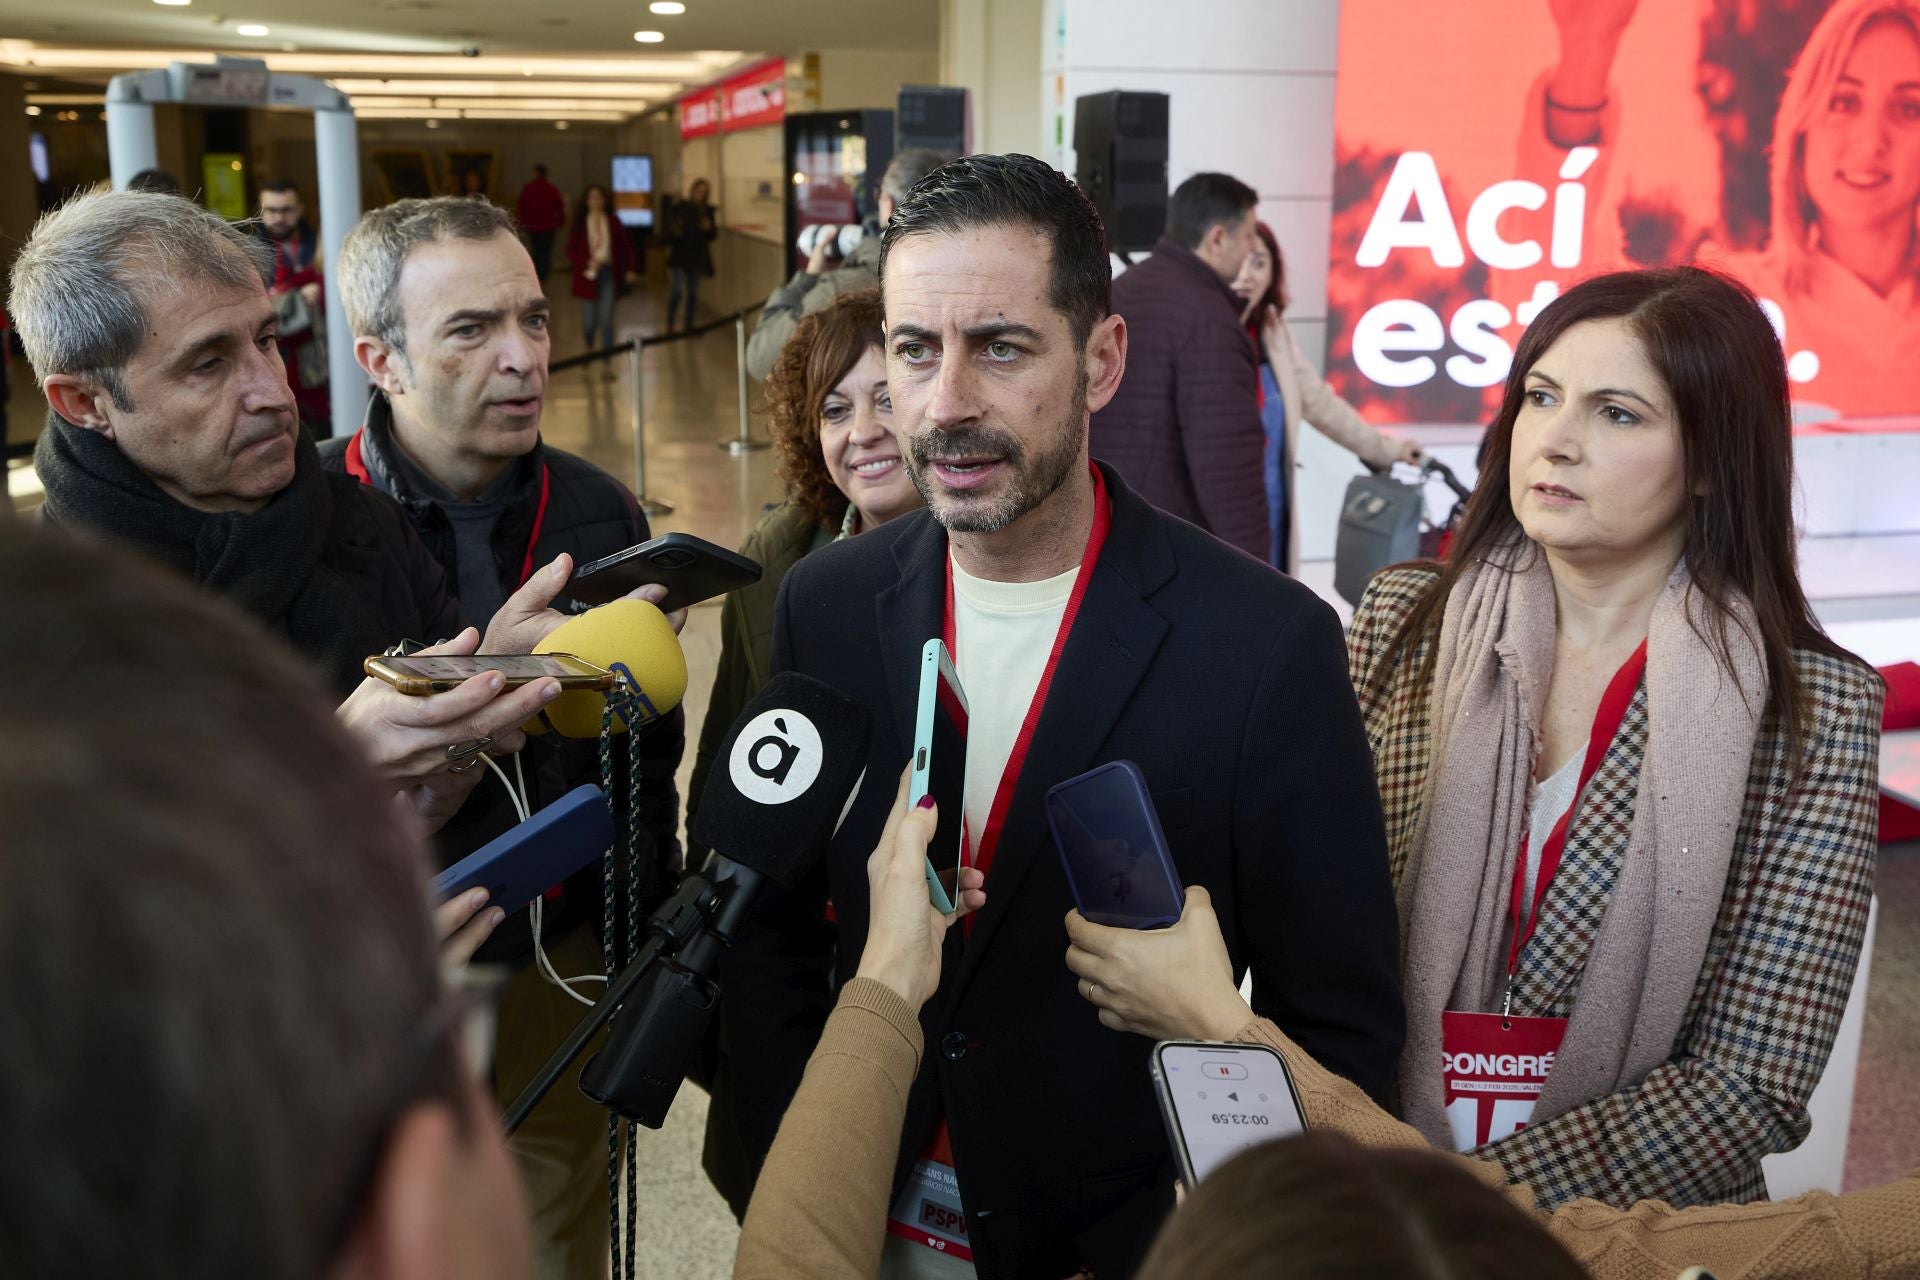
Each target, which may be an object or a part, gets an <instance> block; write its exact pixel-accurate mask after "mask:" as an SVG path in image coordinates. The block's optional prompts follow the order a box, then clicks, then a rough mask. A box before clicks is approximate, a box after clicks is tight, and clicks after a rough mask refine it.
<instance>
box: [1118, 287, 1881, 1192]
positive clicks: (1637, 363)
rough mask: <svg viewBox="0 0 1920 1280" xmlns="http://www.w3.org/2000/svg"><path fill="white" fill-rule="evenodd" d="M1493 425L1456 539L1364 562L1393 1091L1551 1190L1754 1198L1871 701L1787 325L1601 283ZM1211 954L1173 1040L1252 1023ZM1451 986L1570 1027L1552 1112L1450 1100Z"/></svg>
mask: <svg viewBox="0 0 1920 1280" xmlns="http://www.w3.org/2000/svg"><path fill="white" fill-rule="evenodd" d="M1488 439H1489V441H1490V442H1491V443H1490V444H1489V446H1488V451H1487V459H1486V465H1485V468H1484V469H1483V470H1482V472H1481V475H1482V482H1481V483H1480V485H1479V486H1478V487H1477V488H1476V489H1475V491H1474V494H1473V497H1472V499H1471V500H1470V502H1469V504H1468V507H1467V512H1466V516H1465V519H1464V521H1463V523H1462V524H1461V526H1460V528H1459V531H1458V532H1457V534H1456V540H1455V543H1454V549H1453V553H1452V555H1451V556H1450V557H1449V558H1448V560H1447V561H1446V562H1445V563H1444V564H1442V565H1433V564H1420V565H1411V566H1404V567H1401V568H1397V569H1389V570H1386V571H1384V572H1382V573H1381V574H1379V575H1378V576H1376V577H1375V578H1374V580H1373V582H1372V584H1371V585H1370V586H1369V587H1368V589H1367V593H1366V595H1365V597H1364V598H1363V599H1362V600H1361V602H1360V606H1359V609H1358V610H1357V611H1356V613H1355V615H1354V621H1353V627H1352V630H1351V632H1350V633H1349V637H1348V649H1349V659H1350V667H1351V673H1352V678H1353V682H1354V686H1355V688H1356V690H1357V691H1358V692H1359V695H1360V705H1361V709H1362V711H1363V712H1364V713H1365V716H1366V720H1367V731H1368V737H1369V739H1370V740H1371V741H1372V743H1373V744H1374V757H1375V770H1376V774H1377V776H1378V780H1379V786H1380V794H1381V799H1382V802H1383V804H1384V806H1385V809H1386V814H1387V832H1388V839H1389V841H1390V846H1391V850H1392V860H1393V873H1394V878H1395V881H1396V883H1397V885H1398V888H1399V898H1400V902H1401V920H1402V927H1403V930H1404V933H1405V948H1406V961H1405V963H1406V968H1405V974H1404V980H1405V984H1406V991H1407V1013H1408V1026H1409V1034H1408V1040H1407V1052H1406V1057H1405V1060H1404V1061H1403V1063H1402V1066H1401V1077H1400V1084H1401V1099H1402V1105H1403V1108H1404V1115H1405V1117H1406V1119H1407V1120H1408V1121H1409V1122H1410V1123H1411V1124H1413V1126H1414V1127H1415V1128H1417V1129H1419V1130H1420V1132H1421V1133H1422V1134H1424V1135H1425V1136H1426V1137H1427V1138H1428V1140H1429V1141H1431V1142H1433V1143H1434V1144H1435V1145H1452V1146H1454V1147H1455V1148H1456V1149H1459V1150H1468V1149H1473V1150H1475V1152H1476V1154H1478V1155H1481V1156H1483V1157H1484V1158H1485V1159H1487V1160H1490V1161H1495V1162H1497V1163H1498V1164H1499V1165H1500V1166H1501V1167H1502V1168H1504V1169H1505V1170H1506V1172H1507V1176H1508V1177H1509V1178H1511V1179H1512V1180H1513V1181H1515V1182H1523V1183H1526V1184H1527V1185H1529V1186H1530V1187H1532V1188H1533V1190H1534V1192H1535V1193H1536V1194H1537V1195H1538V1196H1539V1197H1540V1199H1541V1202H1542V1203H1543V1204H1548V1205H1555V1204H1561V1203H1564V1202H1566V1201H1569V1200H1573V1199H1575V1198H1577V1197H1582V1196H1585V1197H1591V1198H1593V1199H1597V1200H1601V1201H1603V1202H1605V1203H1607V1204H1611V1205H1615V1206H1617V1207H1620V1208H1626V1207H1629V1206H1631V1205H1632V1204H1633V1203H1634V1202H1635V1201H1638V1200H1665V1201H1668V1202H1670V1203H1672V1204H1674V1205H1691V1204H1706V1203H1714V1202H1739V1201H1746V1200H1757V1199H1761V1198H1763V1197H1764V1196H1765V1194H1766V1184H1765V1181H1764V1180H1763V1177H1762V1172H1761V1163H1760V1162H1761V1160H1762V1158H1763V1157H1765V1156H1767V1155H1770V1154H1772V1153H1773V1152H1776V1151H1787V1150H1791V1149H1792V1148H1793V1147H1795V1146H1797V1145H1799V1143H1800V1142H1801V1140H1802V1139H1804V1138H1805V1136H1806V1134H1807V1125H1808V1120H1807V1110H1806V1108H1807V1099H1808V1096H1809V1095H1810V1094H1811V1093H1812V1092H1813V1088H1814V1086H1815V1085H1816V1084H1817V1083H1818V1082H1819V1080H1820V1075H1821V1072H1822V1070H1823V1069H1824V1068H1825V1066H1826V1061H1827V1053H1828V1051H1829V1049H1830V1048H1831V1047H1832V1044H1833V1037H1834V1034H1835V1031H1836V1029H1837V1028H1838V1026H1839V1024H1840V1017H1841V1014H1842V1012H1843V1010H1844V1009H1845V1006H1846V1001H1847V996H1848V992H1849V991H1850V989H1851V986H1852V982H1853V975H1854V968H1855V965H1856V963H1857V961H1858V958H1859V953H1860V944H1861V936H1862V934H1863V933H1864V931H1865V929H1866V922H1867V911H1868V906H1869V903H1870V899H1871V894H1872V889H1873V872H1874V858H1875V851H1876V846H1875V831H1876V796H1877V788H1876V786H1875V779H1876V777H1877V773H1878V754H1879V737H1880V730H1879V726H1880V703H1881V695H1882V687H1881V683H1880V680H1879V678H1878V677H1877V676H1876V675H1875V673H1874V672H1873V671H1872V670H1871V669H1870V668H1868V667H1866V666H1865V665H1864V664H1863V663H1861V662H1860V661H1859V660H1858V659H1856V658H1854V657H1853V656H1852V655H1850V654H1847V653H1846V652H1844V651H1843V650H1841V649H1840V648H1839V647H1838V646H1836V645H1835V644H1834V643H1833V641H1832V640H1830V639H1828V638H1827V636H1826V635H1825V634H1824V633H1823V632H1822V631H1821V629H1820V626H1819V623H1818V622H1817V621H1816V620H1815V618H1814V616H1813V614H1812V611H1811V610H1810V609H1809V608H1808V606H1807V601H1806V597H1805V595H1804V593H1803V592H1802V590H1801V586H1800V582H1799V578H1798V575H1797V571H1796V567H1795V558H1794V529H1793V519H1792V492H1793V483H1792V438H1791V431H1790V426H1789V422H1788V410H1787V375H1786V367H1785V360H1784V356H1783V355H1782V352H1781V347H1780V342H1779V339H1778V338H1777V337H1776V336H1775V334H1774V331H1773V326H1772V324H1771V323H1770V322H1769V321H1768V319H1767V316H1766V313H1765V312H1764V311H1762V310H1761V308H1760V307H1759V306H1758V305H1757V304H1756V302H1755V301H1754V298H1753V295H1752V294H1750V293H1748V292H1747V291H1746V290H1745V289H1744V288H1742V287H1741V286H1739V285H1738V284H1735V283H1734V282H1733V281H1731V280H1729V279H1727V278H1725V277H1722V276H1717V275H1714V274H1712V273H1710V272H1707V271H1703V270H1700V269H1697V268H1691V267H1686V268H1678V269H1674V270H1662V271H1639V272H1622V273H1617V274H1613V275H1606V276H1599V277H1596V278H1594V279H1592V280H1588V281H1585V282H1583V283H1581V284H1580V285H1578V286H1576V287H1575V288H1573V289H1571V290H1569V291H1568V292H1567V293H1565V294H1563V295H1561V297H1559V298H1558V299H1556V300H1555V301H1554V302H1553V303H1552V304H1551V305H1550V306H1548V307H1547V308H1546V309H1545V310H1543V311H1542V312H1541V314H1540V316H1539V317H1538V318H1537V319H1536V320H1535V321H1534V322H1533V324H1531V325H1530V326H1528V328H1527V332H1526V336H1525V337H1524V339H1523V340H1522V342H1521V345H1520V347H1519V350H1518V351H1517V352H1516V354H1515V357H1514V363H1513V370H1512V372H1511V373H1510V375H1509V377H1508V381H1507V388H1506V395H1505V398H1504V400H1503V402H1502V405H1501V409H1500V413H1499V416H1498V417H1497V418H1496V419H1495V420H1494V423H1493V426H1492V427H1491V428H1490V429H1489V433H1488ZM1782 939H1791V940H1792V941H1791V945H1790V950H1791V954H1792V963H1791V964H1784V963H1782V959H1781V949H1782V946H1783V943H1782ZM1142 958H1143V959H1144V957H1142ZM1134 971H1135V972H1138V971H1139V969H1138V966H1135V967H1134ZM1218 977H1219V975H1218V973H1217V972H1216V973H1213V974H1211V975H1209V978H1208V981H1207V982H1206V983H1205V984H1203V985H1194V986H1190V987H1187V988H1186V989H1184V990H1183V991H1181V993H1180V995H1179V997H1178V999H1179V1001H1180V1003H1182V1004H1183V1006H1184V1007H1185V1008H1187V1009H1188V1010H1190V1011H1191V1012H1190V1015H1189V1016H1190V1018H1191V1021H1189V1022H1187V1023H1186V1024H1185V1025H1184V1030H1183V1031H1182V1032H1181V1033H1180V1034H1183V1035H1192V1036H1194V1037H1197V1038H1211V1037H1217V1036H1221V1035H1230V1034H1232V1033H1233V1028H1230V1027H1228V1026H1227V1025H1226V1023H1227V1021H1229V1020H1230V1019H1229V1018H1228V1017H1227V1016H1226V1013H1225V1012H1224V1010H1226V1008H1227V1001H1226V999H1225V994H1226V993H1224V992H1222V991H1221V990H1220V985H1219V981H1218ZM1096 981H1097V982H1098V983H1099V986H1100V993H1099V996H1098V999H1100V1000H1103V1001H1105V1000H1126V999H1129V998H1135V997H1134V996H1133V994H1132V993H1129V992H1127V991H1125V990H1116V988H1124V987H1125V986H1127V985H1128V984H1126V983H1124V982H1120V981H1118V980H1116V979H1115V978H1114V976H1113V975H1111V974H1108V975H1102V976H1098V977H1097V978H1096ZM1216 1010H1217V1011H1222V1012H1217V1013H1216V1012H1210V1011H1216ZM1456 1011H1458V1012H1456ZM1461 1013H1491V1014H1496V1015H1500V1016H1496V1017H1494V1018H1492V1019H1489V1020H1486V1021H1488V1022H1491V1024H1493V1025H1494V1026H1502V1025H1503V1019H1505V1018H1507V1017H1508V1016H1510V1017H1511V1018H1512V1019H1518V1020H1521V1021H1523V1022H1525V1024H1526V1025H1525V1026H1523V1027H1522V1028H1521V1031H1522V1032H1525V1033H1527V1034H1529V1035H1532V1034H1538V1035H1539V1036H1540V1037H1541V1038H1540V1039H1539V1040H1538V1041H1537V1042H1535V1043H1537V1045H1538V1046H1539V1049H1540V1050H1541V1051H1544V1050H1545V1049H1546V1048H1552V1049H1554V1051H1555V1052H1554V1057H1553V1060H1552V1064H1551V1070H1550V1072H1548V1073H1547V1074H1546V1075H1545V1077H1544V1087H1543V1089H1542V1091H1541V1092H1540V1093H1539V1095H1538V1100H1537V1103H1535V1105H1533V1107H1532V1108H1531V1114H1527V1113H1526V1112H1524V1111H1521V1112H1519V1113H1518V1114H1513V1115H1510V1116H1508V1117H1507V1119H1506V1123H1505V1124H1504V1126H1501V1125H1500V1124H1499V1123H1498V1122H1499V1121H1500V1119H1501V1117H1500V1116H1499V1115H1494V1116H1493V1117H1492V1120H1493V1121H1494V1123H1493V1124H1492V1125H1490V1124H1489V1121H1488V1117H1487V1116H1486V1115H1484V1114H1482V1113H1481V1111H1480V1110H1478V1109H1476V1108H1475V1106H1474V1104H1473V1102H1472V1100H1471V1099H1470V1098H1468V1099H1463V1101H1465V1102H1466V1103H1467V1105H1466V1107H1465V1108H1464V1109H1463V1108H1461V1107H1460V1106H1459V1104H1458V1103H1456V1104H1455V1105H1454V1106H1452V1107H1449V1106H1448V1105H1446V1102H1447V1099H1446V1097H1445V1095H1444V1094H1443V1088H1444V1087H1445V1085H1444V1084H1443V1079H1442V1072H1441V1070H1440V1064H1441V1060H1442V1051H1443V1050H1444V1052H1445V1053H1446V1054H1448V1055H1449V1056H1450V1058H1451V1056H1454V1055H1460V1054H1466V1053H1471V1052H1477V1051H1479V1048H1480V1046H1478V1045H1477V1044H1476V1043H1475V1042H1474V1041H1472V1040H1470V1039H1467V1038H1464V1037H1467V1036H1470V1035H1471V1034H1472V1029H1473V1025H1472V1022H1471V1020H1469V1019H1463V1018H1462V1017H1461V1016H1460V1014H1461ZM1146 1020H1147V1021H1151V1022H1153V1025H1155V1026H1157V1027H1162V1028H1163V1029H1164V1028H1165V1027H1166V1026H1167V1025H1170V1022H1171V1021H1173V1020H1163V1019H1146ZM1483 1025H1484V1024H1483ZM1495 1047H1496V1048H1497V1045H1496V1046H1495ZM1507 1110H1508V1111H1509V1112H1511V1111H1514V1110H1515V1109H1514V1108H1512V1107H1509V1108H1508V1109H1507ZM1515 1123H1520V1124H1524V1127H1523V1128H1519V1129H1517V1131H1515V1130H1514V1127H1513V1126H1514V1124H1515Z"/></svg>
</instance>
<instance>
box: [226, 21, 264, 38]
mask: <svg viewBox="0 0 1920 1280" xmlns="http://www.w3.org/2000/svg"><path fill="white" fill-rule="evenodd" d="M234 30H235V31H237V32H239V33H240V34H241V35H243V36H264V35H267V34H269V33H268V31H267V29H266V28H265V27H263V26H261V25H260V24H259V23H257V22H243V23H241V24H240V25H239V26H237V27H235V28H234Z"/></svg>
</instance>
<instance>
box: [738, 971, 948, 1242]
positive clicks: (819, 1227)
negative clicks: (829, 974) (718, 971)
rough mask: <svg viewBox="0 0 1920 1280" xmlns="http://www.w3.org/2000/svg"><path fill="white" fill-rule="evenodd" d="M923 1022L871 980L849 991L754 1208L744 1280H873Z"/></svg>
mask: <svg viewBox="0 0 1920 1280" xmlns="http://www.w3.org/2000/svg"><path fill="white" fill-rule="evenodd" d="M922 1039H923V1037H922V1035H921V1031H920V1020H919V1018H918V1016H917V1015H916V1014H915V1013H914V1011H913V1009H911V1008H910V1007H908V1005H907V1002H906V1001H905V1000H902V999H901V998H900V997H899V996H898V995H897V994H895V993H894V992H893V991H892V990H890V989H889V988H887V987H886V986H883V985H882V984H880V983H878V982H875V981H873V980H872V979H869V978H855V979H853V980H852V981H851V982H849V983H847V985H846V986H844V987H842V988H841V989H840V999H839V1002H838V1003H836V1004H835V1005H834V1007H833V1013H832V1014H831V1015H830V1016H829V1017H828V1019H827V1026H826V1030H825V1031H823V1032H822V1033H821V1036H820V1044H819V1047H817V1048H816V1049H815V1050H814V1051H813V1056H812V1057H811V1058H809V1059H808V1060H807V1074H806V1077H805V1078H804V1079H803V1080H801V1082H800V1088H799V1091H798V1092H796V1093H795V1094H794V1095H793V1103H792V1105H791V1106H789V1107H788V1108H787V1115H786V1119H785V1120H783V1121H782V1122H781V1124H780V1133H779V1136H778V1137H776V1138H775V1139H774V1142H773V1149H772V1150H771V1151H769V1152H768V1153H767V1163H766V1167H765V1168H764V1169H763V1170H762V1171H761V1173H760V1181H759V1183H758V1184H757V1185H756V1186H755V1188H754V1192H753V1201H752V1203H751V1204H749V1205H748V1206H747V1218H746V1222H745V1223H744V1224H743V1225H742V1227H741V1231H740V1250H739V1252H738V1253H737V1254H736V1255H735V1256H734V1261H733V1274H734V1277H735V1280H746V1278H748V1277H751V1278H753V1280H759V1278H760V1277H767V1278H768V1280H772V1278H773V1277H780V1278H781V1280H807V1278H809V1277H820V1278H821V1280H827V1278H828V1277H832V1278H834V1280H842V1278H844V1277H847V1276H871V1275H873V1274H875V1272H877V1271H878V1270H879V1267H880V1249H881V1245H882V1244H883V1243H884V1242H885V1235H886V1223H887V1190H888V1187H889V1185H890V1183H891V1182H892V1179H893V1166H894V1158H895V1157H896V1156H897V1155H898V1153H899V1147H900V1129H901V1126H902V1125H903V1124H904V1123H905V1122H906V1114H907V1091H908V1089H909V1088H910V1087H911V1086H912V1084H913V1078H914V1076H915V1075H916V1074H918V1073H919V1070H920V1054H921V1049H922Z"/></svg>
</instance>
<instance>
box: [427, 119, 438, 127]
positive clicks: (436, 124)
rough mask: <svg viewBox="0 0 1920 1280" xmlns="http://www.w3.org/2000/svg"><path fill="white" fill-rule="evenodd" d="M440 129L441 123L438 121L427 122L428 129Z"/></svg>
mask: <svg viewBox="0 0 1920 1280" xmlns="http://www.w3.org/2000/svg"><path fill="white" fill-rule="evenodd" d="M439 127H440V122H439V121H438V120H429V121H427V128H429V129H438V128H439Z"/></svg>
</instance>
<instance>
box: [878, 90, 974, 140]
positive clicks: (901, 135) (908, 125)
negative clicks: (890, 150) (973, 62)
mask: <svg viewBox="0 0 1920 1280" xmlns="http://www.w3.org/2000/svg"><path fill="white" fill-rule="evenodd" d="M970 107H971V101H970V99H969V98H968V96H967V91H966V90H965V89H954V88H948V87H946V86H944V85H923V84H903V85H901V86H900V110H899V111H898V112H897V113H896V114H895V115H894V120H895V121H896V122H897V124H898V129H899V132H898V133H897V134H896V135H895V145H894V151H896V152H900V151H906V150H908V149H909V148H912V147H926V148H927V149H928V150H931V151H938V152H940V153H941V154H942V155H946V156H965V155H972V154H973V112H972V110H971V109H970Z"/></svg>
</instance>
